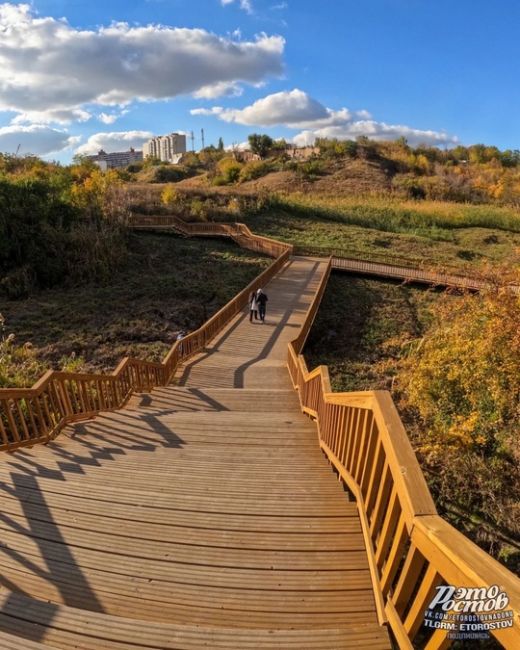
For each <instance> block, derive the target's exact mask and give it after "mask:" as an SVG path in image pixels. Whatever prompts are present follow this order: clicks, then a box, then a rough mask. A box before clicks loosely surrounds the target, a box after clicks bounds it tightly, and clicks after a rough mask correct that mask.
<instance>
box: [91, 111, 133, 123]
mask: <svg viewBox="0 0 520 650" xmlns="http://www.w3.org/2000/svg"><path fill="white" fill-rule="evenodd" d="M129 112H130V111H128V110H127V109H124V110H122V111H119V112H116V113H100V114H99V115H98V116H97V117H98V120H99V121H100V122H103V124H114V122H117V120H118V119H119V118H120V117H123V115H126V114H127V113H129Z"/></svg>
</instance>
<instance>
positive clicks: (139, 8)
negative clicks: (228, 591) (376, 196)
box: [0, 0, 520, 161]
mask: <svg viewBox="0 0 520 650" xmlns="http://www.w3.org/2000/svg"><path fill="white" fill-rule="evenodd" d="M496 6H498V7H499V8H500V9H499V10H498V9H497V8H493V7H492V5H491V3H490V2H489V1H484V0H472V1H470V0H458V2H453V0H451V1H450V2H447V1H446V0H436V1H435V2H431V1H426V0H363V2H354V1H351V0H322V1H321V2H319V3H316V2H313V1H311V0H287V2H284V1H283V0H138V1H133V2H132V1H128V0H127V1H126V2H123V1H122V0H104V2H92V0H90V1H89V2H86V1H84V0H74V1H64V0H34V2H33V3H32V4H31V5H30V6H29V5H19V4H16V3H4V4H1V3H0V30H1V32H2V38H0V61H2V66H0V88H1V92H0V150H4V151H9V150H16V148H17V147H18V145H21V147H20V151H21V152H22V153H28V152H29V151H31V152H34V153H38V154H41V155H46V156H47V157H51V158H57V159H60V160H64V161H67V160H70V158H71V157H72V155H73V154H74V152H75V151H78V150H79V151H80V152H84V153H86V152H89V151H94V150H95V149H96V148H98V147H99V146H103V147H104V148H106V149H107V150H121V149H123V150H124V149H127V148H128V147H129V146H131V145H135V146H140V144H141V143H142V141H143V140H144V139H146V137H148V136H149V135H150V134H161V133H167V132H170V131H179V130H180V131H186V132H189V131H191V130H193V131H194V132H195V134H196V136H197V142H196V146H199V145H200V129H201V128H204V129H205V132H206V143H208V144H209V143H212V142H213V143H216V141H217V139H218V138H219V136H222V137H223V139H224V141H225V143H226V144H227V145H231V144H232V143H241V142H244V141H245V140H246V139H247V135H248V134H249V133H252V132H267V133H270V134H271V135H273V136H275V137H279V136H283V137H286V138H287V139H294V140H295V142H297V143H299V144H304V143H307V142H312V141H313V140H314V138H315V137H317V136H329V137H334V136H336V137H340V138H347V137H356V135H360V134H363V133H364V134H367V135H369V136H370V137H376V138H379V137H383V138H394V137H399V136H400V135H405V137H407V138H408V139H409V140H410V141H411V142H413V143H416V142H428V143H433V144H438V145H439V146H451V145H452V144H454V143H456V142H461V143H463V144H472V143H476V142H485V143H488V144H496V145H497V146H499V147H501V148H520V143H519V142H518V140H519V118H518V109H517V105H518V101H519V99H520V97H519V95H520V87H519V84H518V70H519V67H518V58H519V57H518V55H519V50H520V45H519V40H518V38H517V31H518V26H519V25H520V3H517V2H513V1H512V0H503V1H502V2H501V3H498V4H497V5H496ZM62 19H65V20H62ZM123 23H126V25H125V24H123ZM147 26H148V27H147ZM175 28H180V29H175Z"/></svg>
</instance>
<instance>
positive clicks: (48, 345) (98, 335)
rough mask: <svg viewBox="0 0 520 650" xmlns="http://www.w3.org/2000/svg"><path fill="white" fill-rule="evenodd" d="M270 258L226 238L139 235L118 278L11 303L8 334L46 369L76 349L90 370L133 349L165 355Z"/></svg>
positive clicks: (107, 366)
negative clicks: (177, 339) (178, 338)
mask: <svg viewBox="0 0 520 650" xmlns="http://www.w3.org/2000/svg"><path fill="white" fill-rule="evenodd" d="M269 263H270V261H269V260H268V259H267V258H262V257H259V256H257V255H254V254H252V253H250V252H248V251H244V250H241V249H239V248H238V247H237V246H236V245H234V244H231V243H227V242H222V241H218V240H201V239H189V240H188V239H181V238H178V237H173V236H171V235H162V236H161V235H156V234H139V235H131V238H130V242H129V256H128V262H127V264H126V266H125V267H124V268H122V269H121V270H120V271H119V272H118V273H117V274H115V275H114V276H113V277H112V279H111V280H110V281H108V282H105V283H104V284H92V285H87V286H82V287H81V288H80V289H77V288H60V289H54V290H49V291H43V292H40V293H38V294H35V295H34V296H33V297H31V298H29V299H27V300H18V301H11V302H5V303H4V304H3V305H2V314H3V316H4V318H5V332H6V333H11V332H12V333H14V334H15V336H16V342H17V344H18V345H20V346H22V345H24V344H27V343H28V342H29V343H30V345H31V346H32V349H33V351H34V354H35V357H36V360H37V361H39V362H41V364H42V365H43V367H54V368H57V367H61V365H63V362H64V359H70V356H71V355H73V356H74V357H75V358H76V360H77V359H78V358H79V363H77V361H76V364H77V365H78V366H79V367H80V368H81V369H84V370H111V369H113V368H114V366H115V365H116V364H117V363H118V362H119V361H120V359H121V358H122V357H123V356H125V355H132V356H137V357H140V358H143V359H150V360H160V359H161V358H162V356H163V355H164V353H165V352H166V350H167V349H168V348H169V346H170V345H171V344H172V343H173V342H174V341H175V337H176V335H177V333H178V331H179V330H180V329H185V330H193V329H196V328H197V327H199V326H200V325H201V324H202V323H203V322H204V321H205V320H206V319H207V318H209V317H210V316H211V315H212V314H213V313H215V312H216V311H217V310H218V309H219V308H220V307H222V306H223V305H224V304H225V303H226V302H227V301H228V300H230V299H231V298H232V297H233V296H234V295H235V294H236V293H238V291H240V290H241V289H243V288H244V287H245V286H246V285H247V283H248V282H249V281H250V280H252V279H253V278H254V277H255V276H256V275H258V273H259V272H260V271H261V270H262V269H264V268H265V267H266V266H267V265H268V264H269ZM39 371H40V369H39V368H38V367H37V366H36V364H34V372H39Z"/></svg>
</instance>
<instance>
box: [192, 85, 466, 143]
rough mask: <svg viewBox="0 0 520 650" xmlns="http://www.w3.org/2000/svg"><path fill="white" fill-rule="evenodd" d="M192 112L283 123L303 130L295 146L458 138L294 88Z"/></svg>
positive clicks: (250, 122)
mask: <svg viewBox="0 0 520 650" xmlns="http://www.w3.org/2000/svg"><path fill="white" fill-rule="evenodd" d="M191 114H192V115H206V116H215V117H217V118H218V119H219V120H223V121H225V122H232V123H235V124H244V125H247V126H263V127H273V126H286V127H289V128H292V129H303V130H302V131H301V133H299V134H298V135H296V136H295V137H294V138H293V141H294V142H295V143H296V144H298V145H302V146H303V145H307V144H313V143H314V141H315V140H316V138H338V139H340V140H341V139H343V140H346V139H353V138H356V137H358V136H360V135H364V136H367V137H369V138H373V139H374V140H393V139H396V138H399V137H402V136H403V137H405V138H406V139H407V140H408V141H409V142H410V144H419V143H424V144H432V145H453V144H456V143H457V142H458V140H457V138H456V137H454V136H450V135H448V134H447V133H445V132H444V131H432V130H421V129H414V128H412V127H409V126H404V125H396V124H387V123H385V122H376V121H375V120H373V119H371V118H372V116H371V114H370V113H369V112H368V111H366V110H359V111H355V112H354V113H351V112H350V111H349V110H348V109H347V108H341V109H339V110H333V109H331V108H326V107H325V106H324V105H323V104H321V103H320V102H318V101H317V100H316V99H313V98H312V97H310V96H309V95H308V94H307V93H306V92H304V91H302V90H299V89H297V88H295V89H294V90H291V91H283V92H279V93H274V94H272V95H267V97H263V98H262V99H259V100H258V101H256V102H254V104H251V105H250V106H246V107H245V108H242V109H236V108H222V107H221V106H214V107H213V108H195V109H192V110H191Z"/></svg>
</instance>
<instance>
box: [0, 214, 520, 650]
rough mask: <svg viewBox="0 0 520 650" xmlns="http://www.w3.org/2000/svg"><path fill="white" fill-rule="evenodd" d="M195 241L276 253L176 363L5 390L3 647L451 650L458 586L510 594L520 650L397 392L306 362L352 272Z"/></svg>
mask: <svg viewBox="0 0 520 650" xmlns="http://www.w3.org/2000/svg"><path fill="white" fill-rule="evenodd" d="M154 219H155V221H158V220H159V221H160V219H161V218H151V217H147V218H146V220H145V221H146V223H143V225H142V227H143V228H148V227H150V223H151V222H152V221H154ZM172 220H174V221H178V220H175V219H174V218H167V221H172ZM152 225H153V224H152ZM171 225H172V224H171V223H166V227H167V228H171ZM177 225H178V226H179V224H177ZM154 227H159V226H157V224H155V225H154ZM177 229H178V230H180V231H181V232H182V233H183V234H186V235H203V236H208V235H211V236H215V235H216V236H228V237H232V238H233V239H234V240H235V241H237V242H238V243H240V244H241V245H243V246H246V247H248V248H251V249H252V250H258V251H261V252H264V253H267V254H270V255H272V256H273V257H275V258H276V261H275V262H274V263H273V264H272V266H271V267H270V268H269V269H268V270H267V271H265V272H264V273H263V274H262V275H261V276H259V278H257V279H256V280H255V281H254V282H253V283H252V284H251V285H250V286H249V287H248V288H246V289H245V290H244V291H243V292H241V293H240V294H239V295H238V296H237V297H236V298H234V299H233V300H232V301H231V302H230V303H228V305H226V306H225V307H224V308H223V309H222V310H221V311H220V312H219V313H218V314H216V315H215V316H214V317H212V318H211V319H210V320H209V321H208V322H207V323H206V324H205V325H204V326H203V327H202V328H201V329H200V330H197V331H196V332H192V333H191V334H190V335H189V336H188V337H186V338H185V339H183V340H182V341H180V342H178V343H176V344H175V345H174V346H173V347H172V349H171V350H170V352H169V353H168V355H167V356H166V358H165V359H164V361H163V362H162V363H149V362H145V361H141V360H138V359H124V360H123V361H122V362H121V363H120V364H119V366H118V368H117V369H116V370H115V371H114V372H113V373H112V374H110V375H82V374H75V373H56V372H50V373H47V375H45V376H44V377H43V378H42V379H41V380H40V381H39V382H38V383H37V384H36V385H35V386H34V387H32V388H30V389H21V390H14V389H3V390H0V439H1V440H2V441H3V445H2V446H3V449H4V450H6V451H9V452H10V453H4V454H3V455H2V456H1V457H0V498H1V513H2V514H1V515H0V529H1V533H0V556H1V558H0V566H1V568H2V571H1V581H0V648H6V649H8V650H11V649H13V650H14V649H15V648H16V649H17V650H18V648H22V649H25V648H27V650H36V649H38V648H55V649H62V650H65V649H66V650H69V649H70V650H72V648H74V649H78V650H98V649H103V648H106V649H110V650H112V649H114V650H116V649H118V650H123V649H124V650H138V649H144V648H147V649H154V650H159V649H174V648H175V649H182V648H185V649H189V650H192V649H193V650H195V649H199V648H222V649H229V650H241V649H251V650H253V649H256V648H272V649H273V650H274V649H285V648H287V649H290V648H294V650H300V649H309V650H313V649H316V650H339V649H341V648H369V649H370V648H372V649H374V650H376V649H389V648H390V647H392V644H391V639H390V633H391V636H392V642H393V643H394V646H395V645H396V646H398V647H399V648H408V649H411V648H412V647H413V646H412V643H415V647H421V648H425V650H436V649H437V650H438V649H440V648H447V647H449V645H450V641H449V639H448V638H447V636H446V631H444V630H437V631H435V632H433V633H430V634H429V635H426V636H424V635H422V632H421V624H422V618H423V615H424V609H425V607H426V606H427V603H428V602H429V600H430V599H431V596H432V594H433V593H434V589H435V587H436V586H437V585H439V584H442V583H444V584H446V583H448V584H449V583H453V584H457V585H459V586H467V587H484V586H489V585H493V584H499V585H500V586H501V588H503V589H505V590H507V593H508V597H509V599H510V607H511V609H512V612H513V616H514V620H513V623H514V624H513V626H512V627H511V628H508V629H500V630H497V631H495V632H494V634H495V635H496V637H497V638H498V639H499V640H500V642H501V643H503V645H504V646H505V647H507V648H516V647H518V644H519V643H520V620H519V611H520V606H519V604H520V587H519V581H518V580H517V579H516V578H515V576H513V575H512V574H510V573H509V572H508V571H506V570H505V569H504V568H503V567H502V566H501V565H499V564H498V563H497V562H495V561H494V560H492V559H491V558H490V557H489V556H487V555H486V554H485V553H484V552H483V551H481V550H480V549H478V548H477V547H476V546H475V545H474V544H472V543H471V542H470V541H469V540H467V539H466V538H464V536H463V535H461V534H460V533H458V532H457V531H455V530H454V529H453V528H452V527H451V526H449V525H448V524H447V523H446V522H444V521H443V520H442V519H441V518H440V517H439V516H438V515H437V513H436V510H435V506H434V504H433V501H432V499H431V495H430V494H429V492H428V489H427V487H426V483H425V481H424V477H423V476H422V473H421V471H420V468H419V465H418V463H417V461H416V459H415V456H414V453H413V450H412V449H411V446H410V444H409V442H408V439H407V437H406V433H405V431H404V429H403V427H402V424H401V422H400V420H399V417H398V415H397V412H396V410H395V406H394V405H393V403H392V401H391V398H390V396H389V395H388V394H386V393H378V392H375V393H374V392H368V393H345V394H335V393H333V392H332V391H331V388H330V383H329V381H328V375H327V370H326V368H324V367H320V368H317V369H315V370H313V371H311V372H309V370H308V369H307V367H306V364H305V360H304V359H303V357H302V356H301V350H302V349H303V345H304V343H305V339H306V336H307V334H308V332H309V329H310V327H311V325H312V321H313V318H314V316H315V314H316V311H317V309H318V306H319V302H320V299H321V296H322V295H323V292H324V290H325V286H326V283H327V278H328V275H329V273H330V270H331V266H332V261H331V260H330V259H323V258H315V257H294V256H292V257H291V255H290V254H291V248H290V247H288V246H287V245H284V244H281V243H279V242H274V241H272V240H268V239H265V238H262V237H258V236H256V235H253V234H252V233H250V231H249V230H248V229H247V228H246V227H245V226H241V225H240V224H234V225H222V224H202V225H200V226H199V225H197V226H188V225H182V224H181V225H180V226H179V227H178V228H177ZM258 286H263V287H265V288H266V292H267V294H268V296H269V303H268V317H267V322H266V323H265V324H261V323H250V322H249V317H248V312H247V307H246V304H247V296H248V293H249V291H250V290H251V289H256V288H257V287H258ZM287 368H288V369H289V372H287ZM295 388H296V390H295ZM122 407H124V408H122ZM94 416H97V417H94ZM60 432H61V435H59V436H58V437H57V434H58V433H60ZM42 442H44V443H46V444H38V443H42ZM331 466H332V467H331ZM338 479H339V480H338ZM421 635H422V636H421Z"/></svg>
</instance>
